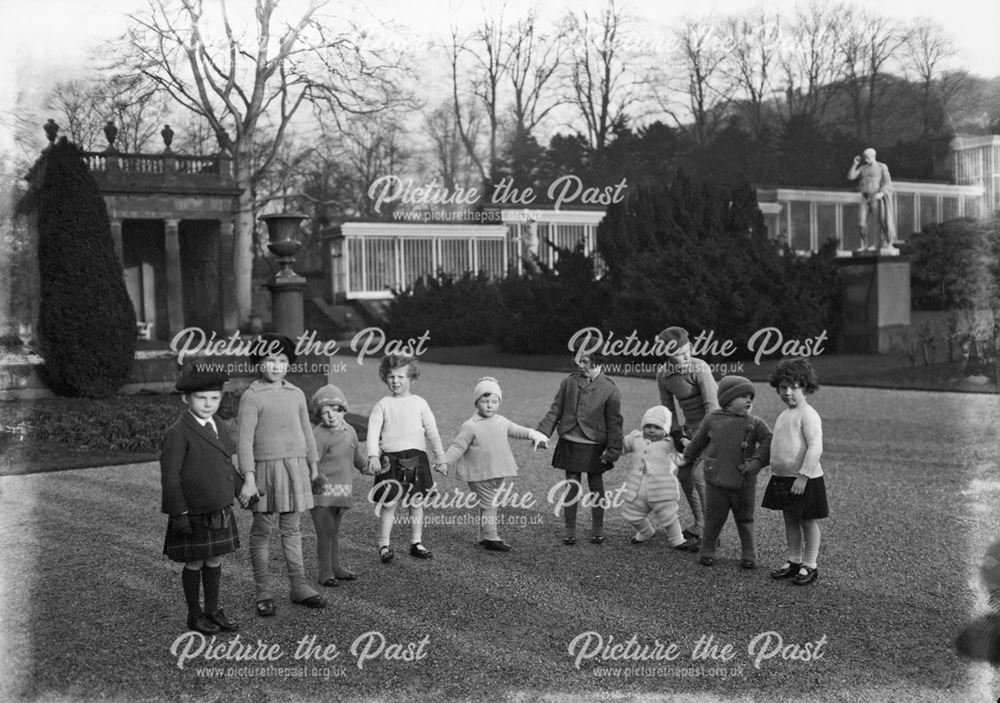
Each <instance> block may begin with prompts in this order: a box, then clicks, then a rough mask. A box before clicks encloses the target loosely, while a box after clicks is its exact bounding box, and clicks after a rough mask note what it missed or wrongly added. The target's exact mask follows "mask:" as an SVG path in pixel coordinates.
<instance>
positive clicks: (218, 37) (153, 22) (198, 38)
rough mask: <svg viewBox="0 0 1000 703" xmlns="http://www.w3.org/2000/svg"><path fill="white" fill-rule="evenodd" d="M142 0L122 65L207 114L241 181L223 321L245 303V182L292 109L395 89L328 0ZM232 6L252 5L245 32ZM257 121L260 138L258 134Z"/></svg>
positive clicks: (265, 166) (339, 106) (276, 144)
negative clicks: (231, 293) (284, 2)
mask: <svg viewBox="0 0 1000 703" xmlns="http://www.w3.org/2000/svg"><path fill="white" fill-rule="evenodd" d="M148 1H149V8H148V10H147V11H146V12H143V13H136V14H133V15H131V16H130V27H129V29H128V31H127V34H126V36H125V37H124V38H123V39H124V50H123V51H122V56H123V64H122V65H123V66H124V67H128V68H131V69H132V70H133V71H135V72H137V73H139V74H141V75H142V76H144V77H146V78H148V79H149V80H150V81H152V82H153V83H154V84H155V85H156V86H158V87H159V88H160V89H161V90H163V91H166V93H167V94H168V95H170V97H171V98H172V99H173V100H174V101H175V102H176V103H177V104H178V105H180V106H181V107H183V108H184V109H186V110H189V111H191V112H193V113H194V114H196V115H199V116H200V117H201V118H202V119H204V120H206V121H207V122H208V124H209V125H210V126H211V128H212V130H213V131H214V132H215V134H216V135H217V136H219V138H220V143H221V144H226V145H227V146H229V149H230V151H231V153H232V157H233V171H234V178H235V180H236V184H237V186H239V187H242V188H243V191H242V194H241V195H240V196H239V198H238V204H237V211H236V216H235V237H236V241H235V253H234V262H233V264H234V266H233V270H234V276H235V286H236V292H235V298H236V308H237V310H236V312H237V319H236V320H235V321H229V320H227V327H230V326H233V325H235V324H241V323H243V322H245V321H246V320H247V319H248V318H249V315H250V312H251V285H252V263H253V256H254V232H255V203H254V200H253V197H254V191H255V188H254V184H255V183H256V182H257V181H258V179H260V178H261V177H262V174H264V173H266V172H267V171H268V170H269V169H270V168H271V165H272V163H273V161H274V159H275V158H276V155H277V153H278V150H279V148H280V146H281V144H282V141H283V140H284V138H285V137H286V135H287V133H288V132H289V130H290V129H291V128H292V123H293V119H294V118H295V116H296V115H297V114H299V109H300V108H301V106H302V105H303V104H308V103H313V104H316V103H320V102H322V103H323V105H324V110H323V112H324V115H325V116H326V117H327V118H329V119H334V120H336V119H339V118H340V117H341V116H343V115H344V114H348V113H353V112H374V111H377V110H379V109H381V108H383V107H384V106H385V105H386V104H388V103H389V102H391V100H392V97H393V96H394V95H395V94H396V93H395V92H394V90H393V85H392V83H391V80H390V77H391V75H390V71H391V69H393V68H395V67H396V65H395V64H393V63H390V64H388V65H387V64H385V63H383V61H382V59H381V57H379V56H376V55H374V54H372V53H370V52H368V51H366V49H365V47H364V46H363V45H361V44H360V43H359V42H360V41H361V39H360V37H362V36H363V34H362V32H360V31H358V30H357V28H355V27H353V26H352V25H351V23H349V22H347V21H346V20H343V19H339V18H333V17H323V16H322V15H321V14H320V10H321V8H322V7H323V6H324V5H326V4H327V0H309V2H308V3H307V4H306V5H305V6H304V7H302V6H299V7H300V8H301V9H300V10H299V12H297V13H295V14H294V15H291V14H287V13H284V12H283V11H282V10H283V9H284V8H279V4H280V2H279V0H256V1H255V2H254V4H253V6H252V8H250V7H249V3H232V6H231V7H230V5H227V3H226V0H218V2H212V3H206V2H204V0H174V1H171V0H148ZM231 9H233V10H235V12H236V13H239V12H241V11H245V10H248V9H252V12H251V13H247V14H248V15H252V16H248V17H245V18H244V19H246V20H247V22H246V23H247V25H249V27H250V29H249V30H248V31H246V33H244V31H243V28H242V26H241V24H240V23H238V22H234V19H239V18H238V16H236V15H234V14H233V13H232V12H231V11H230V10H231ZM215 30H218V31H217V32H216V31H215ZM260 130H267V132H268V138H266V139H258V138H257V137H258V133H259V132H260Z"/></svg>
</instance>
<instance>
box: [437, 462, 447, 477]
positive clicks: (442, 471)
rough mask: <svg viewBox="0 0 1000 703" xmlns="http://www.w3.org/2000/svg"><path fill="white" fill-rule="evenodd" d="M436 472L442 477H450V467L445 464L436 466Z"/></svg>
mask: <svg viewBox="0 0 1000 703" xmlns="http://www.w3.org/2000/svg"><path fill="white" fill-rule="evenodd" d="M434 470H435V471H437V472H438V473H439V474H441V475H442V476H447V475H448V465H447V464H445V463H444V462H441V463H440V464H434Z"/></svg>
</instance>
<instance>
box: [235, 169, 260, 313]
mask: <svg viewBox="0 0 1000 703" xmlns="http://www.w3.org/2000/svg"><path fill="white" fill-rule="evenodd" d="M248 164H249V160H248V159H245V158H242V159H237V160H236V162H235V163H234V164H233V169H234V175H235V177H236V186H237V187H238V188H242V189H243V191H242V192H241V193H240V194H239V196H238V197H237V199H236V213H235V217H234V218H233V239H234V241H233V285H234V286H235V288H236V290H235V291H234V292H233V300H234V301H235V304H236V319H237V324H238V325H239V326H240V327H243V326H245V325H246V324H247V322H249V320H250V314H251V312H252V308H253V257H254V248H255V242H254V237H255V232H256V221H255V220H254V209H253V191H252V189H251V186H250V168H249V165H248ZM258 312H259V311H258Z"/></svg>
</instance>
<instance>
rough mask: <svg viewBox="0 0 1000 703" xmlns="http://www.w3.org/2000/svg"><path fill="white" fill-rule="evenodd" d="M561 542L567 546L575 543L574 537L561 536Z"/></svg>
mask: <svg viewBox="0 0 1000 703" xmlns="http://www.w3.org/2000/svg"><path fill="white" fill-rule="evenodd" d="M563 544H565V545H566V546H567V547H572V546H573V545H574V544H576V537H563Z"/></svg>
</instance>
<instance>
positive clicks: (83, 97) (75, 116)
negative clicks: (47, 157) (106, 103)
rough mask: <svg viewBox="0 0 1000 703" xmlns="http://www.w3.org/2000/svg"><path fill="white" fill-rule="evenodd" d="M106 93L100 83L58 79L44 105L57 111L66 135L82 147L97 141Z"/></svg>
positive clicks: (55, 117) (87, 146)
mask: <svg viewBox="0 0 1000 703" xmlns="http://www.w3.org/2000/svg"><path fill="white" fill-rule="evenodd" d="M102 102H103V96H102V95H101V92H100V89H99V87H98V86H97V85H94V84H92V83H88V82H86V81H81V80H70V81H59V82H58V83H56V84H55V85H54V86H53V87H52V89H51V90H50V91H49V93H48V95H47V96H46V97H45V101H44V102H43V107H44V108H45V109H46V110H49V111H50V112H54V113H55V116H54V119H55V120H56V122H57V123H59V125H60V126H61V127H62V129H63V130H65V132H66V137H67V138H68V139H69V140H70V141H71V142H73V143H74V144H76V145H77V146H78V147H80V148H81V149H85V150H89V149H93V148H94V147H95V145H97V144H98V137H99V135H100V129H101V127H102V126H103V125H104V122H103V120H102V119H101V103H102Z"/></svg>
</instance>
